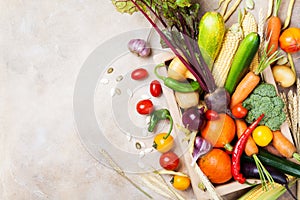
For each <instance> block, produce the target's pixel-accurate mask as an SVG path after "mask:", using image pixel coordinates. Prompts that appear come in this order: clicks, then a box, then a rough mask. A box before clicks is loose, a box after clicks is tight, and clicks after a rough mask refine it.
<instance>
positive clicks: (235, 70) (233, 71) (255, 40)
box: [224, 32, 260, 94]
mask: <svg viewBox="0 0 300 200" xmlns="http://www.w3.org/2000/svg"><path fill="white" fill-rule="evenodd" d="M259 44H260V38H259V35H258V33H255V32H252V33H249V34H248V35H247V36H246V37H245V38H244V39H243V40H242V41H241V43H240V45H239V47H238V49H237V51H236V53H235V55H234V57H233V61H232V64H231V67H230V70H229V73H228V76H227V79H226V82H225V86H224V87H225V89H226V90H227V91H228V92H229V94H232V93H233V92H234V90H235V88H236V86H237V84H238V83H239V82H240V80H241V79H242V78H243V76H244V75H245V73H246V72H247V70H248V69H249V66H250V64H251V62H252V60H253V58H254V56H255V54H256V52H257V51H258V48H259Z"/></svg>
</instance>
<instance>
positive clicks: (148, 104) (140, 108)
mask: <svg viewBox="0 0 300 200" xmlns="http://www.w3.org/2000/svg"><path fill="white" fill-rule="evenodd" d="M136 110H137V112H138V113H139V114H141V115H148V114H150V113H152V112H153V110H154V106H153V103H152V101H151V100H150V99H144V100H141V101H139V102H138V103H137V104H136Z"/></svg>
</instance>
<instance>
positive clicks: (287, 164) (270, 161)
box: [242, 149, 300, 178]
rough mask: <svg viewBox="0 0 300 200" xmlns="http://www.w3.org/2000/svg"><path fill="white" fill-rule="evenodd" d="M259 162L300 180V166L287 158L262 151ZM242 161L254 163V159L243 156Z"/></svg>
mask: <svg viewBox="0 0 300 200" xmlns="http://www.w3.org/2000/svg"><path fill="white" fill-rule="evenodd" d="M257 156H258V158H259V160H260V161H261V162H262V163H263V164H264V165H269V166H271V167H273V168H276V169H278V170H279V171H281V172H283V173H285V174H288V175H291V176H294V177H297V178H300V165H299V164H297V163H294V162H292V161H290V160H287V159H286V158H281V157H278V156H276V155H273V154H271V153H269V152H267V151H266V150H263V149H260V150H259V154H257ZM242 160H247V161H251V162H254V160H253V158H252V157H249V156H246V155H243V156H242Z"/></svg>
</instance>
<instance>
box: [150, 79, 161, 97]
mask: <svg viewBox="0 0 300 200" xmlns="http://www.w3.org/2000/svg"><path fill="white" fill-rule="evenodd" d="M150 93H151V95H152V96H154V97H159V96H160V95H161V93H162V89H161V84H160V82H159V81H158V80H154V81H152V82H151V83H150Z"/></svg>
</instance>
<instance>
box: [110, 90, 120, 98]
mask: <svg viewBox="0 0 300 200" xmlns="http://www.w3.org/2000/svg"><path fill="white" fill-rule="evenodd" d="M116 94H117V95H120V94H121V90H120V89H119V88H112V89H111V90H110V95H111V96H112V97H113V96H115V95H116Z"/></svg>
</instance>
